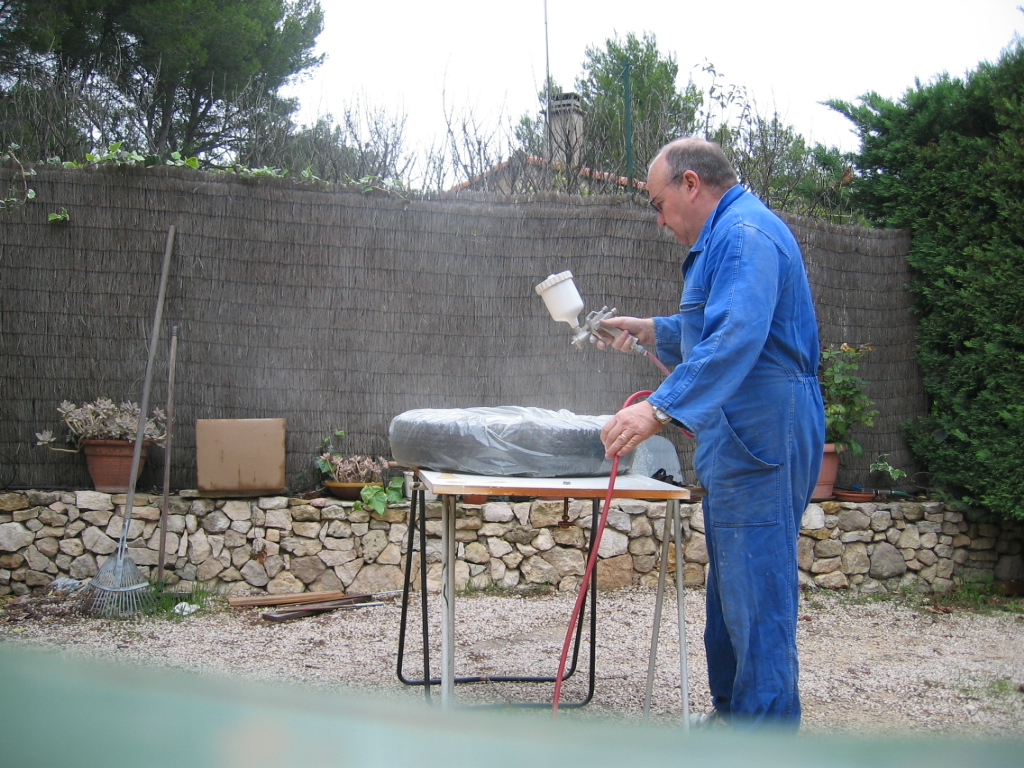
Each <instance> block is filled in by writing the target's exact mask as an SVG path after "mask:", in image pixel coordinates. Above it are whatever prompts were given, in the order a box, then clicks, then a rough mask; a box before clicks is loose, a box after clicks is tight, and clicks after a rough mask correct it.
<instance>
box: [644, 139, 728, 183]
mask: <svg viewBox="0 0 1024 768" xmlns="http://www.w3.org/2000/svg"><path fill="white" fill-rule="evenodd" d="M662 159H664V161H665V164H666V168H665V170H666V175H667V176H668V178H670V179H672V180H674V181H675V180H678V179H681V178H682V176H683V174H684V173H685V172H686V171H693V172H694V173H696V174H697V175H698V176H699V177H700V180H701V182H702V183H703V184H704V185H705V186H706V187H711V188H712V189H713V190H715V191H716V192H718V193H720V194H725V193H726V192H727V191H728V190H729V189H731V188H732V187H734V186H735V185H736V184H737V183H738V181H739V180H738V179H737V177H736V171H735V170H734V169H733V167H732V165H731V164H730V163H729V160H728V158H726V156H725V153H724V152H723V151H722V148H721V147H720V146H719V145H718V144H715V143H714V142H712V141H705V140H704V139H695V138H683V139H676V140H675V141H671V142H669V143H668V144H666V145H665V146H664V147H662V148H661V151H660V152H659V153H658V155H657V157H655V158H654V160H652V161H651V168H653V167H654V164H655V163H657V162H658V161H659V160H662Z"/></svg>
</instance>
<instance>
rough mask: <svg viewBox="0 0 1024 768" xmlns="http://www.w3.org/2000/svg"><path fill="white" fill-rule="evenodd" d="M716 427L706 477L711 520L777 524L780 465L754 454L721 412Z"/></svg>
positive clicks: (729, 525) (738, 524)
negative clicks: (712, 452) (708, 471)
mask: <svg viewBox="0 0 1024 768" xmlns="http://www.w3.org/2000/svg"><path fill="white" fill-rule="evenodd" d="M717 427H718V429H717V430H716V431H717V432H718V434H717V435H716V438H717V440H716V448H715V451H714V455H713V458H712V466H711V472H710V473H709V475H708V477H710V480H705V482H706V483H707V486H708V492H709V495H710V498H711V499H713V504H712V514H711V524H712V525H715V526H720V527H726V528H737V527H746V526H757V525H777V524H778V523H779V521H780V520H781V517H782V514H781V510H780V508H779V505H780V499H781V496H782V494H781V483H782V465H781V464H770V463H767V462H764V461H762V460H761V459H759V458H757V457H756V456H754V455H753V454H752V453H751V452H750V451H749V450H748V449H747V446H746V445H744V443H743V441H742V440H741V439H740V438H739V436H737V434H736V433H735V432H734V431H733V428H732V427H731V426H730V425H729V422H728V421H727V420H726V418H725V416H724V415H722V416H721V418H720V419H719V420H718V425H717ZM700 476H701V478H702V479H703V478H704V477H705V475H703V474H701V475H700Z"/></svg>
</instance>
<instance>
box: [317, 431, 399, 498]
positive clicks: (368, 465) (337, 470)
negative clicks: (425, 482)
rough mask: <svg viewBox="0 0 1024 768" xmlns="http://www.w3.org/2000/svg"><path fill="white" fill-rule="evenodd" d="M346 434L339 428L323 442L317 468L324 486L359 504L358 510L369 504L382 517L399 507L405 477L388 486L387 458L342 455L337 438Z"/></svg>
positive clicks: (390, 482)
mask: <svg viewBox="0 0 1024 768" xmlns="http://www.w3.org/2000/svg"><path fill="white" fill-rule="evenodd" d="M344 434H345V432H344V430H341V429H337V430H335V431H334V432H333V433H332V434H330V435H328V436H327V437H325V438H324V439H323V440H322V441H321V443H320V452H319V456H318V457H317V459H316V467H317V469H319V470H320V472H321V473H322V474H323V476H324V478H325V479H324V486H325V487H326V488H327V490H328V491H330V492H331V493H332V494H333V495H335V496H337V497H338V498H339V499H346V500H349V501H355V502H356V503H355V505H354V506H355V508H356V509H362V508H363V505H366V506H368V507H370V508H371V509H372V510H373V511H374V512H376V513H377V514H382V513H383V512H384V509H385V507H386V506H387V505H388V504H397V503H398V502H400V501H401V500H402V486H403V485H404V478H402V477H394V478H392V479H391V480H390V481H389V482H388V484H387V486H386V487H385V485H384V474H385V472H386V471H387V469H388V462H387V459H385V458H384V457H383V456H376V457H374V456H364V455H344V454H342V453H340V452H339V451H338V450H337V449H336V448H335V447H334V439H335V438H339V437H342V436H343V435H344Z"/></svg>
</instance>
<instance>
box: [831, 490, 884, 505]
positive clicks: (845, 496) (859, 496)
mask: <svg viewBox="0 0 1024 768" xmlns="http://www.w3.org/2000/svg"><path fill="white" fill-rule="evenodd" d="M832 495H833V496H835V499H836V501H856V502H866V501H874V500H875V492H874V491H847V490H843V489H839V488H837V489H836V490H834V491H833V492H832Z"/></svg>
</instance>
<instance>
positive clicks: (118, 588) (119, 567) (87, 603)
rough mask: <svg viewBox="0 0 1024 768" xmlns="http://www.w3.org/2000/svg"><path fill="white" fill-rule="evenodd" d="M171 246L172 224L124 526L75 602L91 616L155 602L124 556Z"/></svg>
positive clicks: (124, 612) (128, 611)
mask: <svg viewBox="0 0 1024 768" xmlns="http://www.w3.org/2000/svg"><path fill="white" fill-rule="evenodd" d="M173 249H174V225H173V224H172V225H171V226H170V228H169V229H168V231H167V246H166V248H165V249H164V264H163V270H162V271H161V273H160V292H159V295H158V296H157V300H156V315H155V317H154V318H153V332H152V333H151V334H150V338H149V360H148V361H147V362H146V378H145V380H144V381H143V384H142V402H141V403H140V404H139V426H138V429H137V430H136V432H135V450H134V452H133V453H132V468H131V476H130V478H129V481H128V498H127V500H126V501H125V505H124V526H123V527H122V529H121V539H120V541H118V543H117V550H116V551H115V552H114V554H113V555H112V556H111V557H108V558H107V560H106V562H104V563H103V565H102V566H101V567H100V569H99V571H98V572H97V573H96V575H95V576H93V577H92V580H91V581H90V582H89V584H88V586H87V587H85V589H84V590H83V591H82V597H81V599H80V603H79V605H80V606H81V609H82V611H83V612H85V613H88V614H92V615H94V616H109V617H127V616H134V615H135V614H137V613H141V612H142V611H144V610H147V609H149V608H151V607H152V606H153V605H154V604H155V603H156V592H155V591H154V590H153V586H152V585H151V584H150V583H149V581H147V579H146V578H145V577H144V576H143V575H142V572H141V571H139V568H138V566H137V565H135V562H134V561H133V560H132V559H131V557H129V556H128V531H129V529H130V527H131V522H132V508H133V506H134V505H135V480H136V476H137V475H138V472H139V464H140V461H141V458H142V443H143V441H144V439H145V435H146V413H147V411H148V409H149V385H150V382H151V381H152V379H153V360H154V358H155V357H156V342H157V338H158V337H159V336H160V319H161V317H162V316H163V310H164V294H165V292H166V290H167V273H168V271H169V268H170V264H171V251H172V250H173Z"/></svg>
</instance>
